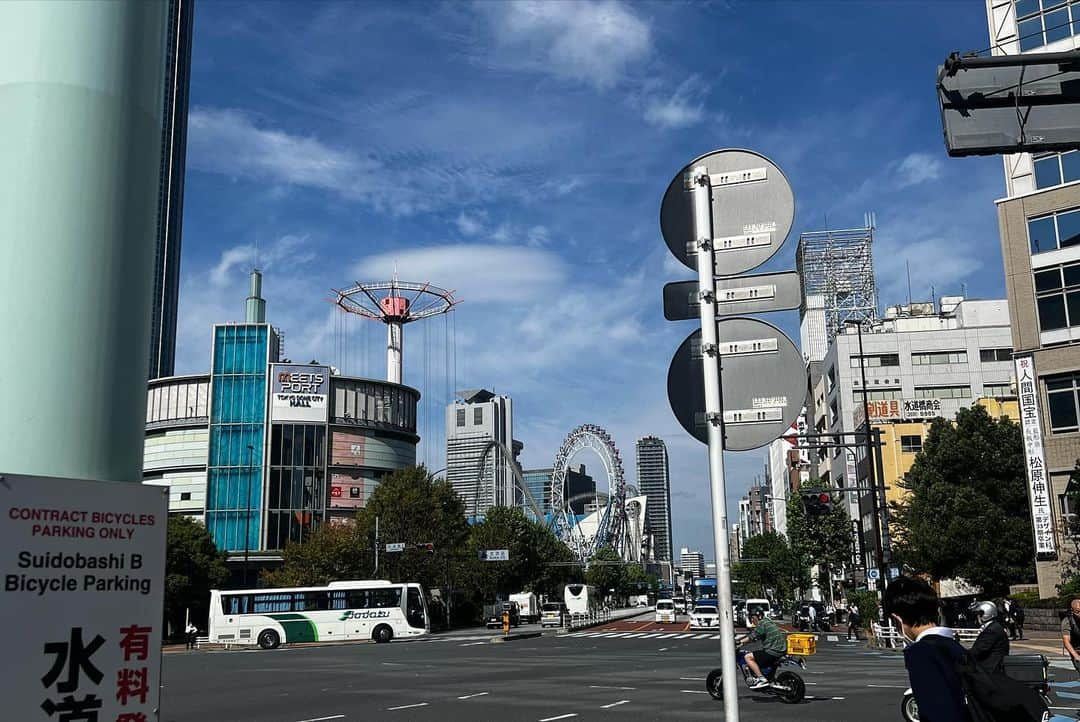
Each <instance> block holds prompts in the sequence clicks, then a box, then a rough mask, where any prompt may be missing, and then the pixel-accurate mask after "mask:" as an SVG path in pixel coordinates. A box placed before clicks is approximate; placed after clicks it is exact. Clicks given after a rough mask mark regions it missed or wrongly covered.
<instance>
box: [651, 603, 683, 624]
mask: <svg viewBox="0 0 1080 722" xmlns="http://www.w3.org/2000/svg"><path fill="white" fill-rule="evenodd" d="M677 616H678V615H677V613H676V611H675V602H673V601H671V600H670V599H660V600H658V601H657V602H656V623H657V624H675V622H676V621H677V619H676V618H677Z"/></svg>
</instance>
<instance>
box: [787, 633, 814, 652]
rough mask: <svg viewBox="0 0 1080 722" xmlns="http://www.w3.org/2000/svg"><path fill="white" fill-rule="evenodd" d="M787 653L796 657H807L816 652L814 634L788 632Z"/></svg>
mask: <svg viewBox="0 0 1080 722" xmlns="http://www.w3.org/2000/svg"><path fill="white" fill-rule="evenodd" d="M787 653H788V654H791V655H794V656H797V657H809V656H810V655H811V654H815V653H817V636H816V635H814V634H789V635H788V638H787Z"/></svg>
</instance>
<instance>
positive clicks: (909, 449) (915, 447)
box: [900, 434, 922, 454]
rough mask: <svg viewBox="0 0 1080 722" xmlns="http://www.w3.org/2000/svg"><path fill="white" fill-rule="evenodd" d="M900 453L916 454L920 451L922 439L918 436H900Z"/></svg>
mask: <svg viewBox="0 0 1080 722" xmlns="http://www.w3.org/2000/svg"><path fill="white" fill-rule="evenodd" d="M900 451H902V452H904V453H905V454H918V453H919V452H920V451H922V437H921V436H919V435H918V434H913V435H911V436H908V435H906V434H904V435H902V436H901V437H900Z"/></svg>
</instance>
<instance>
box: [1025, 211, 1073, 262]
mask: <svg viewBox="0 0 1080 722" xmlns="http://www.w3.org/2000/svg"><path fill="white" fill-rule="evenodd" d="M1028 241H1029V242H1030V243H1031V253H1032V255H1034V254H1036V253H1045V252H1046V251H1056V250H1057V249H1059V248H1068V247H1069V246H1075V245H1076V244H1078V243H1080V208H1073V209H1072V210H1068V211H1059V212H1057V213H1051V214H1050V215H1048V216H1042V217H1041V218H1031V219H1029V220H1028Z"/></svg>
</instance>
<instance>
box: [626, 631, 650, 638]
mask: <svg viewBox="0 0 1080 722" xmlns="http://www.w3.org/2000/svg"><path fill="white" fill-rule="evenodd" d="M644 636H645V635H644V634H642V633H641V632H631V633H630V634H627V635H626V637H625V638H626V639H638V638H639V637H644Z"/></svg>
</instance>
